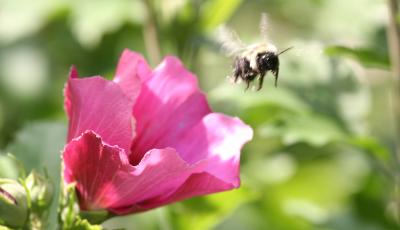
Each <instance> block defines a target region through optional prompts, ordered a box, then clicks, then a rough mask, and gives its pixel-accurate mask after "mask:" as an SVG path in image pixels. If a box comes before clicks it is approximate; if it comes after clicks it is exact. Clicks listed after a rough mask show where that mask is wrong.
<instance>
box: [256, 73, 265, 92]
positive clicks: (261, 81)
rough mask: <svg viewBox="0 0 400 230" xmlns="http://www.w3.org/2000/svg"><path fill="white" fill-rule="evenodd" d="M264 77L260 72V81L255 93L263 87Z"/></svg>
mask: <svg viewBox="0 0 400 230" xmlns="http://www.w3.org/2000/svg"><path fill="white" fill-rule="evenodd" d="M264 76H265V72H261V73H260V80H259V81H258V88H257V91H259V90H260V89H261V88H262V86H263V82H264Z"/></svg>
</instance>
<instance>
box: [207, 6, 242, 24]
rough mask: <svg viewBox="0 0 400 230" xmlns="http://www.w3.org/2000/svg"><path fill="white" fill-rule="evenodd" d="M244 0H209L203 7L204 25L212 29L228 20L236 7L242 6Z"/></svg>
mask: <svg viewBox="0 0 400 230" xmlns="http://www.w3.org/2000/svg"><path fill="white" fill-rule="evenodd" d="M241 3H242V0H213V1H207V3H206V4H205V5H204V6H203V9H202V22H201V24H202V26H203V28H204V29H206V30H210V29H213V28H215V27H216V26H218V25H220V24H221V23H224V22H226V21H227V20H228V19H229V18H230V17H231V16H232V14H233V13H234V12H235V11H236V9H237V8H238V7H239V6H240V4H241Z"/></svg>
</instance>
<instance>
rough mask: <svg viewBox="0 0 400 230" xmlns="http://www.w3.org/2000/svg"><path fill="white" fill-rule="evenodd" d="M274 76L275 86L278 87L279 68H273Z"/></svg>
mask: <svg viewBox="0 0 400 230" xmlns="http://www.w3.org/2000/svg"><path fill="white" fill-rule="evenodd" d="M274 76H275V87H278V77H279V69H276V70H275V72H274Z"/></svg>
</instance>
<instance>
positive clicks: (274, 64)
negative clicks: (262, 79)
mask: <svg viewBox="0 0 400 230" xmlns="http://www.w3.org/2000/svg"><path fill="white" fill-rule="evenodd" d="M257 68H258V70H259V71H260V72H265V71H270V70H271V71H275V70H277V69H278V68H279V59H278V54H277V53H275V52H262V53H258V54H257Z"/></svg>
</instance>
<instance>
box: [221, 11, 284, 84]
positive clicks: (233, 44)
mask: <svg viewBox="0 0 400 230" xmlns="http://www.w3.org/2000/svg"><path fill="white" fill-rule="evenodd" d="M260 33H261V35H262V36H263V41H262V42H260V43H257V44H253V45H248V46H246V45H245V44H243V43H242V41H241V40H240V39H239V37H238V36H237V35H236V33H235V32H234V31H229V30H228V29H227V28H226V27H223V28H222V29H221V31H220V36H219V37H220V40H221V41H222V48H223V50H224V51H225V52H226V53H227V54H228V55H229V56H234V63H233V76H232V77H233V80H234V82H235V83H236V82H237V81H238V80H239V79H241V80H242V81H244V82H245V83H246V84H247V86H246V90H247V89H248V88H249V87H250V83H251V82H252V81H254V80H255V79H256V78H257V77H258V79H259V82H258V87H257V91H258V90H260V89H261V88H262V86H263V81H264V77H265V75H266V74H267V73H268V72H271V73H272V74H273V75H274V77H275V87H277V84H278V77H279V55H280V54H282V53H284V52H286V51H288V50H289V49H291V48H292V47H289V48H287V49H285V50H283V51H281V52H278V49H277V48H276V47H275V46H274V45H273V44H271V43H269V42H268V39H267V15H266V14H265V13H263V14H262V15H261V20H260Z"/></svg>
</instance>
